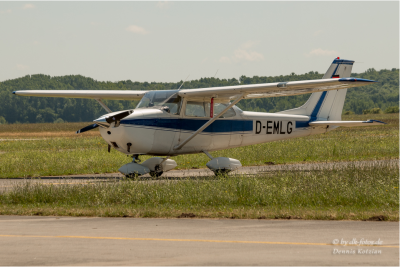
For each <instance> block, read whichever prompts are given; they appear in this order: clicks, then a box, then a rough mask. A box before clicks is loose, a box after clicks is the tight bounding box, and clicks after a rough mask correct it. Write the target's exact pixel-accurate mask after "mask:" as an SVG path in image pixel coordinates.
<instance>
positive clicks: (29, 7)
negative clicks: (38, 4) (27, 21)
mask: <svg viewBox="0 0 400 267" xmlns="http://www.w3.org/2000/svg"><path fill="white" fill-rule="evenodd" d="M22 8H23V9H31V8H35V6H34V5H32V4H26V5H24V6H23V7H22Z"/></svg>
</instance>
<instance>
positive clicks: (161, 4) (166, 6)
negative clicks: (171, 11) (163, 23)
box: [156, 1, 172, 8]
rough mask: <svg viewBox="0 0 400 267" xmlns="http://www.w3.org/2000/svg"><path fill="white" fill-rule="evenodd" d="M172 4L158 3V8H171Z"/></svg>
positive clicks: (167, 2)
mask: <svg viewBox="0 0 400 267" xmlns="http://www.w3.org/2000/svg"><path fill="white" fill-rule="evenodd" d="M171 4H172V3H171V2H169V1H158V2H157V5H156V7H158V8H169V7H170V5H171Z"/></svg>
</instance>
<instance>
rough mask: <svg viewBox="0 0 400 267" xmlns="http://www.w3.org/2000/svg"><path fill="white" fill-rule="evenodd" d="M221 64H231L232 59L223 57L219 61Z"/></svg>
mask: <svg viewBox="0 0 400 267" xmlns="http://www.w3.org/2000/svg"><path fill="white" fill-rule="evenodd" d="M219 62H222V63H228V62H231V59H230V58H229V57H221V58H220V59H219Z"/></svg>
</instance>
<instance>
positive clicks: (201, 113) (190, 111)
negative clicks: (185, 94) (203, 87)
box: [185, 101, 206, 117]
mask: <svg viewBox="0 0 400 267" xmlns="http://www.w3.org/2000/svg"><path fill="white" fill-rule="evenodd" d="M205 108H206V107H205V103H204V102H195V101H188V102H187V103H186V110H185V115H186V116H189V117H206V109H205Z"/></svg>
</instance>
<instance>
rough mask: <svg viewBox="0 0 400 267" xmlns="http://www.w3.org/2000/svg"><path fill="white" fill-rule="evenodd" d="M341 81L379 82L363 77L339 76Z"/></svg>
mask: <svg viewBox="0 0 400 267" xmlns="http://www.w3.org/2000/svg"><path fill="white" fill-rule="evenodd" d="M339 82H362V83H377V82H378V81H374V80H368V79H362V78H352V77H349V78H339Z"/></svg>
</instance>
